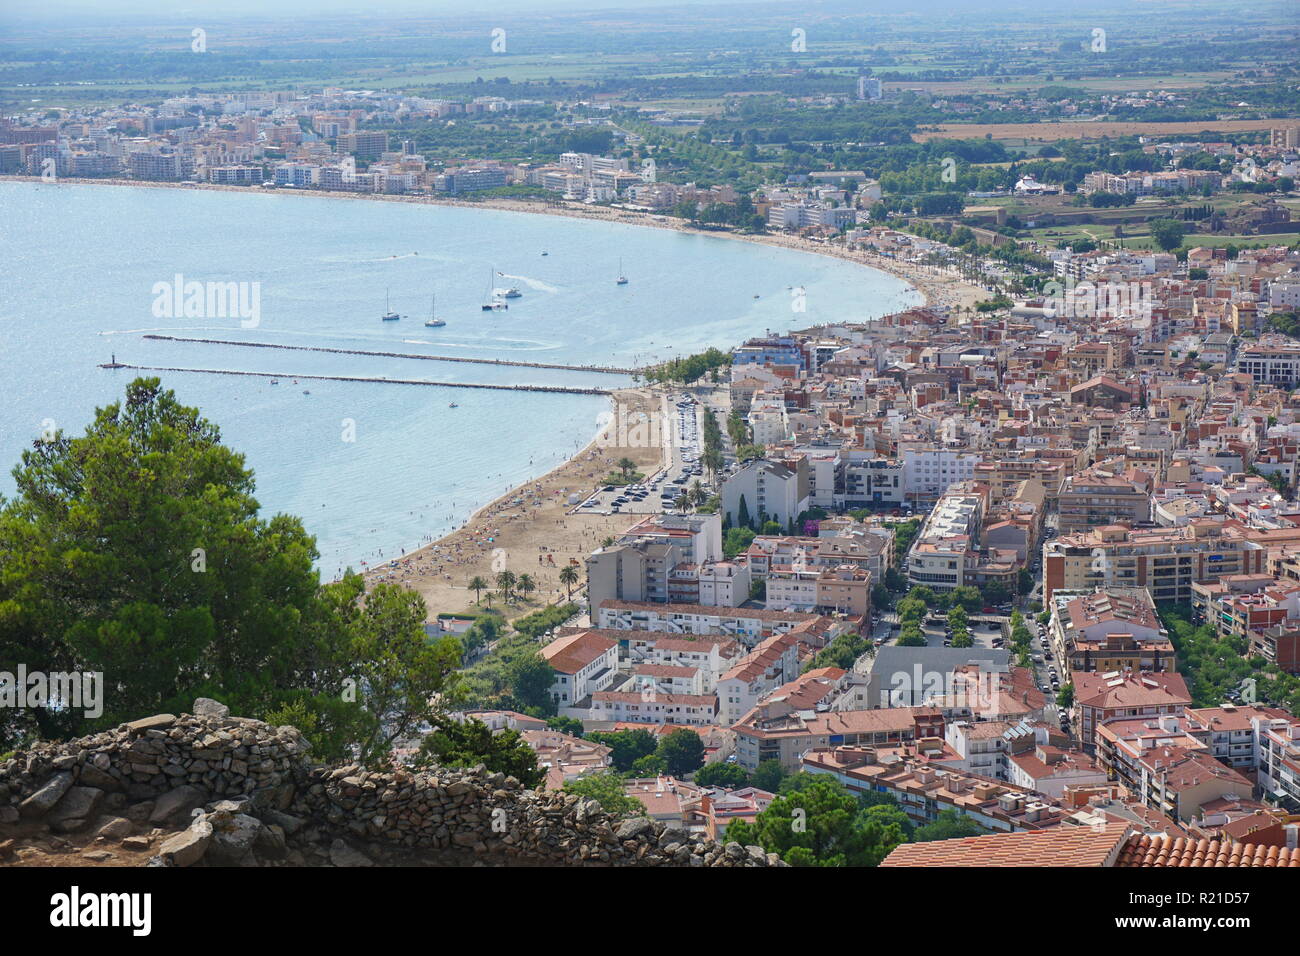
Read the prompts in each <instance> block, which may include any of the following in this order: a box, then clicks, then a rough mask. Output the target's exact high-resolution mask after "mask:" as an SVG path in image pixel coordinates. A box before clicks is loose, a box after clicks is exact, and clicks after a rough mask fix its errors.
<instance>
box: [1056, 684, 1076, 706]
mask: <svg viewBox="0 0 1300 956" xmlns="http://www.w3.org/2000/svg"><path fill="white" fill-rule="evenodd" d="M1073 705H1074V684H1072V683H1069V682H1067V683H1065V684H1062V685H1061V689H1060V690H1058V691H1057V692H1056V706H1058V707H1071V706H1073Z"/></svg>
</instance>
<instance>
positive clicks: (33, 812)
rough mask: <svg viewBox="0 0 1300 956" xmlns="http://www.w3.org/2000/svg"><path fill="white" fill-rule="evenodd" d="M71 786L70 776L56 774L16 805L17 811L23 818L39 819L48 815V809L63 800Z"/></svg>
mask: <svg viewBox="0 0 1300 956" xmlns="http://www.w3.org/2000/svg"><path fill="white" fill-rule="evenodd" d="M71 786H72V774H70V773H67V772H66V771H65V772H64V773H56V774H55V775H54V776H52V777H51V778H50V779H49V780H47V781H46V782H45V785H44V786H42V787H41V788H40V789H39V790H37V791H36V792H35V793H33V794H32V795H31V796H30V797H28V798H27V799H26V800H24V801H23V802H22V803H20V804H18V811H19V813H21V814H22V815H23V816H25V817H39V816H41V815H42V814H44V813H48V812H49V810H50V808H51V807H53V806H54V805H55V804H56V803H58V802H59V800H61V799H62V798H63V795H64V794H65V793H67V792H68V788H69V787H71Z"/></svg>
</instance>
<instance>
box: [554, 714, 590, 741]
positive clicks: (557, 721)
mask: <svg viewBox="0 0 1300 956" xmlns="http://www.w3.org/2000/svg"><path fill="white" fill-rule="evenodd" d="M546 726H547V727H549V728H551V730H558V731H559V732H560V733H562V734H568V735H569V736H570V737H581V736H582V734H583V730H582V721H580V720H579V719H578V718H577V717H560V716H555V717H550V718H547V721H546Z"/></svg>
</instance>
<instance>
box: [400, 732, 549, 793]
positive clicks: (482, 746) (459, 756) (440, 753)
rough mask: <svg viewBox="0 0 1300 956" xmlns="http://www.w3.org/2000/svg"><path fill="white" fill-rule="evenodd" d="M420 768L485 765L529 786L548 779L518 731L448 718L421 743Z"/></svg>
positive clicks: (418, 759)
mask: <svg viewBox="0 0 1300 956" xmlns="http://www.w3.org/2000/svg"><path fill="white" fill-rule="evenodd" d="M416 764H417V766H426V765H428V764H437V765H439V766H443V767H475V766H477V765H478V764H483V765H484V766H486V767H487V768H488V769H489V770H491V771H493V772H494V773H504V774H507V775H508V776H511V777H514V778H515V779H516V780H518V781H519V782H520V783H522V784H523V785H524V786H525V787H530V788H532V787H536V786H538V785H539V784H540V783H541V782H542V781H543V780H545V779H546V772H545V771H544V770H542V769H541V768H540V767H538V766H537V753H536V752H535V751H534V750H533V748H532V747H530V746H528V742H527V741H525V740H524V738H523V737H522V736H521V735H520V733H519V731H517V730H509V729H506V730H502V731H500V732H499V733H495V734H494V733H493V732H492V730H491V729H490V728H489V727H488V725H487V724H485V723H483V721H481V720H476V719H473V718H471V719H469V720H466V721H459V720H453V719H452V718H450V717H448V718H444V719H442V720H440V722H439V723H438V724H437V727H436V729H435V730H434V732H433V733H431V734H428V735H427V736H426V737H425V738H424V740H423V741H422V742H421V744H420V752H419V754H418V755H417V758H416Z"/></svg>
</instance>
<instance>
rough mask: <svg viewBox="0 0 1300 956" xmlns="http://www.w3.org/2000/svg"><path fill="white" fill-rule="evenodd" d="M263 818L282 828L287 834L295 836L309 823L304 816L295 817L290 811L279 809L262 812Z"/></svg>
mask: <svg viewBox="0 0 1300 956" xmlns="http://www.w3.org/2000/svg"><path fill="white" fill-rule="evenodd" d="M262 819H263V820H265V821H266V822H267V823H271V824H274V825H276V826H278V827H279V828H280V829H282V830H283V831H284V832H285V834H286V835H288V836H293V835H294V834H295V833H297V832H298V831H299V830H301V829H302V828H303V827H304V826H305V825H306V823H307V821H306V820H304V819H303V818H302V817H295V816H294V815H292V814H290V813H282V812H281V811H279V810H265V811H263V812H262Z"/></svg>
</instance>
